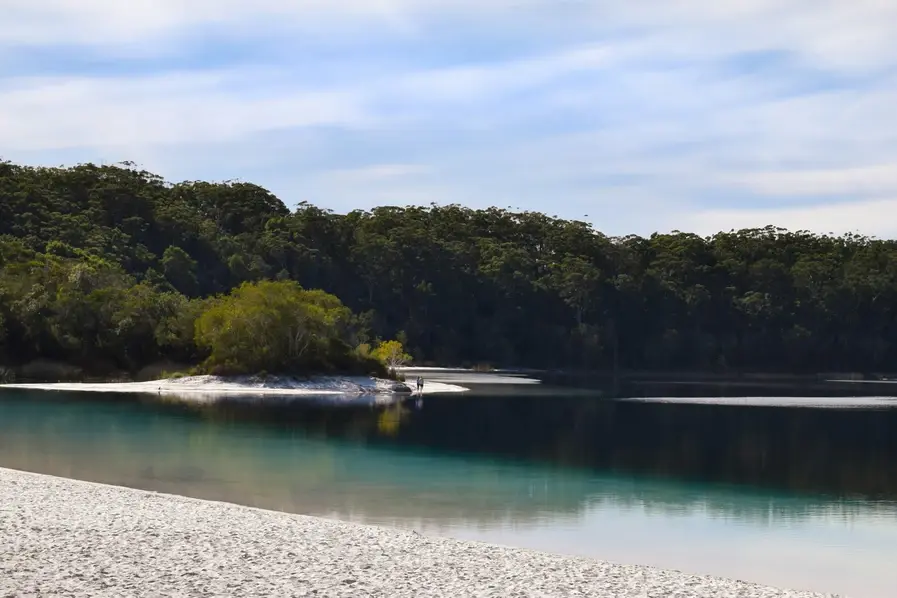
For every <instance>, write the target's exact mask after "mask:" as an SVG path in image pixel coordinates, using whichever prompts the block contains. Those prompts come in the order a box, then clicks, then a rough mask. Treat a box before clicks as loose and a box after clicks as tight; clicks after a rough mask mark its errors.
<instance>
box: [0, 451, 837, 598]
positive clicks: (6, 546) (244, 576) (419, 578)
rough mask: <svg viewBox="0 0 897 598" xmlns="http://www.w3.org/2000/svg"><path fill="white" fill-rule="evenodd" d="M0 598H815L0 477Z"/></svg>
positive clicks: (33, 478) (8, 474)
mask: <svg viewBox="0 0 897 598" xmlns="http://www.w3.org/2000/svg"><path fill="white" fill-rule="evenodd" d="M0 538H2V541H0V596H2V597H4V598H6V597H13V596H15V597H20V596H21V597H24V596H70V597H88V596H90V597H103V596H110V597H112V596H115V597H122V596H376V597H381V596H382V597H396V598H401V597H412V596H413V597H418V596H445V597H457V596H478V597H479V596H496V597H497V596H508V597H512V596H513V597H524V596H526V597H547V596H558V597H570V596H596V597H615V598H661V597H664V598H666V597H675V598H686V597H689V598H691V597H709V596H713V597H720V598H724V597H726V598H728V597H745V598H746V597H751V598H760V597H772V596H781V597H792V598H798V597H800V598H810V597H821V596H823V594H815V593H809V592H794V591H786V590H779V589H775V588H770V587H764V586H758V585H753V584H748V583H743V582H739V581H730V580H724V579H716V578H711V577H699V576H692V575H686V574H683V573H677V572H671V571H662V570H657V569H651V568H647V567H637V566H621V565H613V564H609V563H604V562H600V561H593V560H590V559H582V558H570V557H562V556H555V555H550V554H544V553H539V552H533V551H527V550H517V549H511V548H502V547H497V546H491V545H487V544H479V543H473V542H461V541H455V540H449V539H442V538H430V537H426V536H422V535H420V534H417V533H415V532H406V531H399V530H393V529H387V528H378V527H372V526H365V525H358V524H352V523H345V522H339V521H333V520H329V519H321V518H316V517H306V516H300V515H290V514H286V513H279V512H274V511H262V510H258V509H252V508H249V507H242V506H238V505H231V504H226V503H216V502H209V501H202V500H196V499H191V498H184V497H179V496H171V495H165V494H157V493H153V492H144V491H139V490H131V489H127V488H120V487H115V486H104V485H100V484H92V483H88V482H80V481H75V480H68V479H64V478H56V477H51V476H45V475H38V474H32V473H24V472H18V471H13V470H9V469H0Z"/></svg>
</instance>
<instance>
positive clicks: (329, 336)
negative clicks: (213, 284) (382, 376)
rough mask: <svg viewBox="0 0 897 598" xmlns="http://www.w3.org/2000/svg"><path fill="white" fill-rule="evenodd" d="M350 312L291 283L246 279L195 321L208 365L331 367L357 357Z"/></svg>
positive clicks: (226, 368) (235, 369)
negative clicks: (340, 360)
mask: <svg viewBox="0 0 897 598" xmlns="http://www.w3.org/2000/svg"><path fill="white" fill-rule="evenodd" d="M351 315H352V314H351V312H350V311H349V310H348V308H346V307H345V306H344V305H343V304H342V303H341V302H340V300H339V299H337V298H336V297H334V296H333V295H329V294H327V293H325V292H323V291H319V290H312V291H309V290H305V289H303V288H302V287H301V286H299V285H298V284H297V283H295V282H292V281H277V282H273V281H262V282H258V283H249V282H246V283H243V284H242V285H240V286H239V287H238V288H236V289H234V290H233V291H232V292H231V293H229V294H228V295H224V296H221V297H218V298H216V299H214V300H212V301H211V303H210V304H209V306H208V307H207V308H206V309H205V310H204V311H203V312H202V314H201V315H200V316H199V318H198V319H197V320H196V336H195V339H196V344H197V346H199V347H200V348H202V349H205V350H207V351H208V353H209V357H208V358H207V359H206V362H205V367H207V368H208V369H210V370H212V371H218V372H226V373H234V374H236V373H255V372H258V371H261V370H272V371H276V372H290V371H302V370H308V369H328V368H331V367H332V366H333V363H334V361H333V360H335V359H336V360H339V359H342V360H345V359H346V358H348V357H349V356H350V354H352V355H354V353H353V352H352V350H351V346H350V345H349V343H348V342H347V341H348V338H349V323H350V321H351Z"/></svg>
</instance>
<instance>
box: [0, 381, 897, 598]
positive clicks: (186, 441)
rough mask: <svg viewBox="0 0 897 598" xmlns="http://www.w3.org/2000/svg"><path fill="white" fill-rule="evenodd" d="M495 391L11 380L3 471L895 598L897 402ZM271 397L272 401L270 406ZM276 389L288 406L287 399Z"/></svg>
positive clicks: (2, 413) (0, 433) (1, 398)
mask: <svg viewBox="0 0 897 598" xmlns="http://www.w3.org/2000/svg"><path fill="white" fill-rule="evenodd" d="M503 388H504V390H503V391H501V392H499V391H498V390H497V385H496V386H493V387H492V388H491V389H490V390H489V391H488V392H487V391H480V390H474V391H473V392H471V393H465V394H460V395H442V396H439V395H433V396H428V397H426V398H425V399H424V401H423V404H422V405H421V406H417V405H416V404H414V403H413V402H412V403H408V404H405V405H401V406H398V405H394V406H390V407H380V406H378V407H371V406H361V407H359V406H355V407H333V406H329V407H328V406H324V405H318V406H309V405H308V404H305V403H300V402H291V403H282V404H281V405H280V406H279V407H272V406H265V405H264V404H261V403H259V402H257V401H254V400H252V399H249V398H245V399H242V400H240V399H234V400H229V401H227V402H219V403H216V404H209V405H204V406H200V405H184V404H179V403H164V402H160V401H159V400H158V398H156V397H152V396H147V397H141V396H139V395H112V394H110V395H105V394H91V393H62V392H41V391H22V390H9V389H5V390H0V466H5V467H12V468H18V469H24V470H30V471H37V472H43V473H50V474H55V475H62V476H67V477H73V478H79V479H85V480H91V481H98V482H105V483H112V484H120V485H126V486H132V487H137V488H145V489H153V490H159V491H163V492H171V493H176V494H184V495H189V496H195V497H200V498H208V499H217V500H225V501H230V502H237V503H243V504H248V505H253V506H257V507H263V508H270V509H279V510H285V511H292V512H298V513H308V514H315V515H324V516H331V517H338V518H340V519H345V520H352V521H362V522H368V523H376V524H386V525H394V526H401V527H408V528H414V529H418V530H420V531H422V532H425V533H431V534H440V535H449V536H453V537H458V538H464V539H477V540H485V541H490V542H496V543H501V544H507V545H512V546H522V547H531V548H537V549H542V550H548V551H553V552H562V553H570V554H581V555H588V556H593V557H597V558H601V559H606V560H611V561H615V562H626V563H639V564H650V565H656V566H661V567H667V568H675V569H681V570H686V571H689V572H696V573H707V574H715V575H723V576H727V577H735V578H740V579H748V580H751V581H758V582H762V583H769V584H773V585H780V586H785V587H793V588H798V589H816V590H821V591H829V592H841V593H845V594H847V595H849V596H857V597H863V596H869V597H872V598H879V597H880V598H884V597H886V596H887V597H891V596H893V595H894V594H893V592H894V588H897V568H895V567H894V562H895V561H897V409H895V410H892V409H890V408H882V407H883V406H885V407H886V406H887V405H888V404H889V401H888V400H886V399H862V400H861V399H857V400H856V401H863V402H862V404H863V405H867V406H866V407H856V406H855V405H856V404H857V403H856V402H854V403H852V407H851V408H843V409H842V408H839V407H838V405H840V404H844V403H848V404H851V403H850V401H849V400H847V399H840V400H834V401H832V400H823V399H818V400H808V401H807V403H809V404H811V405H815V404H818V406H817V407H807V408H790V407H781V406H776V405H778V404H779V403H787V402H788V401H789V400H790V401H792V402H793V401H794V399H776V398H768V399H762V400H760V401H756V402H758V403H760V406H743V405H742V406H732V405H724V404H714V403H720V401H710V402H708V401H706V400H704V401H703V402H701V401H698V402H681V401H680V402H654V401H629V400H611V399H604V398H596V396H595V394H594V393H589V392H587V391H576V392H565V391H560V390H552V389H548V388H546V387H536V386H531V387H526V388H524V387H519V388H518V387H516V386H514V385H513V384H508V385H504V386H503ZM269 400H270V399H269ZM275 400H280V401H283V399H275Z"/></svg>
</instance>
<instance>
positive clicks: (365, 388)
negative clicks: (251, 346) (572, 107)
mask: <svg viewBox="0 0 897 598" xmlns="http://www.w3.org/2000/svg"><path fill="white" fill-rule="evenodd" d="M409 384H413V383H409ZM2 388H19V389H30V390H57V391H69V392H114V393H152V394H163V395H171V396H178V397H190V396H193V397H195V398H201V397H202V396H204V395H209V396H215V397H219V396H223V395H246V394H251V395H282V396H303V395H316V396H321V395H394V394H402V393H404V394H407V393H409V392H410V391H411V388H410V386H408V385H405V384H402V383H400V382H395V381H392V380H383V379H380V378H370V377H367V376H345V377H337V376H320V377H316V378H310V379H301V378H290V377H285V376H269V377H267V378H257V377H253V376H237V377H222V376H186V377H183V378H169V379H164V380H151V381H149V382H107V383H95V384H91V383H79V382H56V383H34V384H2V385H0V389H2ZM466 390H467V388H465V387H463V386H457V385H454V384H444V383H440V382H432V381H427V382H426V383H425V385H424V392H423V394H437V393H438V394H441V393H449V392H464V391H466Z"/></svg>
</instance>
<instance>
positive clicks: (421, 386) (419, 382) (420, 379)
mask: <svg viewBox="0 0 897 598" xmlns="http://www.w3.org/2000/svg"><path fill="white" fill-rule="evenodd" d="M417 392H424V378H423V376H418V377H417Z"/></svg>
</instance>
